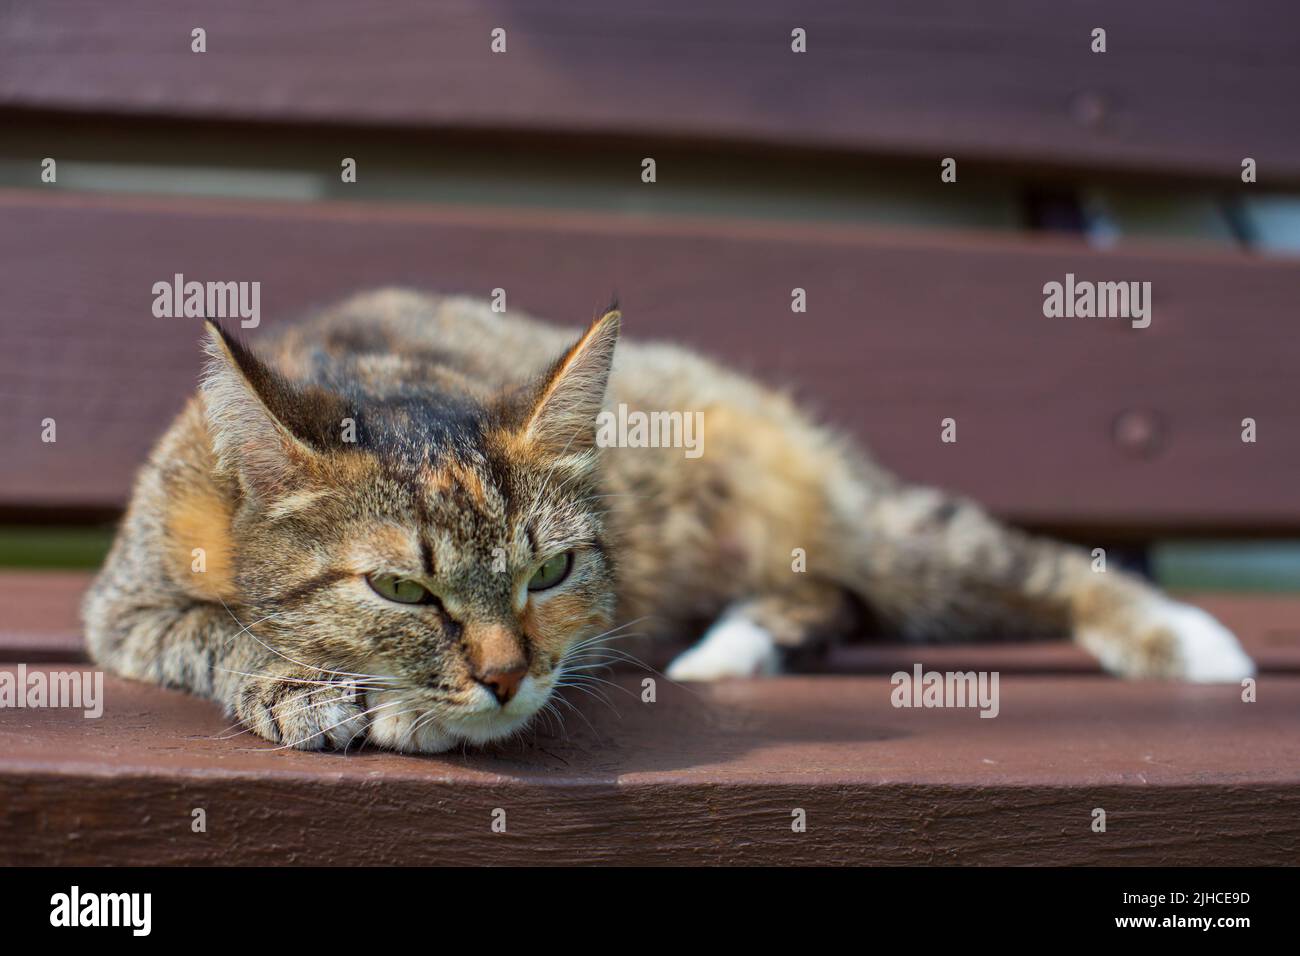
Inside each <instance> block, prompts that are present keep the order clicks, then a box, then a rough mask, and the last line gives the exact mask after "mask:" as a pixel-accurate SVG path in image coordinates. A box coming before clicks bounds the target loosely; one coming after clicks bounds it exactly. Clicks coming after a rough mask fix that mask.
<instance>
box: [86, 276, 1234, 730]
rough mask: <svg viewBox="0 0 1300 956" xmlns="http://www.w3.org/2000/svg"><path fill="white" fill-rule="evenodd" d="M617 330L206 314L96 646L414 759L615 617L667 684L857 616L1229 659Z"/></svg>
mask: <svg viewBox="0 0 1300 956" xmlns="http://www.w3.org/2000/svg"><path fill="white" fill-rule="evenodd" d="M620 321H621V320H620V314H619V312H618V311H617V310H616V309H613V308H611V310H609V311H608V312H606V313H605V314H603V315H602V316H601V317H600V318H599V319H597V320H596V321H595V322H594V323H593V324H592V325H591V326H590V327H589V328H588V329H587V330H586V331H585V333H582V334H581V335H578V334H577V332H576V331H573V332H570V331H565V330H562V329H558V328H555V327H552V326H550V325H546V324H543V323H541V322H538V321H535V320H533V319H530V318H526V317H522V316H517V315H511V316H506V315H503V314H500V313H497V312H494V311H493V310H492V309H491V308H490V307H489V306H488V305H487V304H485V303H481V302H477V301H475V300H472V299H468V298H462V297H433V296H427V295H423V294H418V293H414V292H407V291H401V290H381V291H377V292H370V293H365V294H362V295H359V296H356V297H353V298H352V299H350V300H348V301H346V302H344V303H342V304H341V305H338V306H336V307H334V308H332V309H329V310H327V311H325V312H323V313H321V314H319V315H317V316H316V317H314V318H312V319H309V320H308V321H306V322H304V323H302V324H297V325H290V326H288V327H286V328H285V329H284V330H282V331H281V332H279V334H278V335H276V336H275V337H274V338H272V339H271V340H270V341H268V342H267V343H266V345H265V349H264V351H263V352H262V353H261V354H258V353H255V352H254V351H252V350H251V349H250V348H249V347H247V346H245V345H243V344H241V343H240V342H239V341H238V340H237V339H235V338H234V337H232V336H231V335H229V334H228V333H227V332H226V331H224V330H223V329H222V328H221V327H220V326H219V325H218V324H216V323H215V322H209V323H208V324H207V327H206V333H205V336H206V338H205V347H206V350H207V352H208V355H209V361H208V364H207V367H206V371H205V373H204V376H203V379H202V382H201V385H200V388H199V390H198V392H197V394H196V395H195V396H193V397H192V398H191V399H190V401H189V402H188V404H187V405H186V406H185V408H184V410H183V411H182V412H181V413H180V415H179V417H178V418H177V419H176V421H175V423H174V424H173V425H172V426H171V428H170V429H169V430H168V431H167V432H166V433H165V435H164V436H163V437H162V438H161V440H160V441H159V443H158V444H157V446H156V447H155V448H154V449H153V451H152V453H151V455H150V456H149V459H148V461H147V463H146V464H145V465H144V466H143V468H142V470H141V471H140V474H139V476H138V478H137V480H136V483H135V487H134V492H133V495H132V500H131V503H130V506H129V508H128V510H127V512H126V515H125V517H124V519H123V521H122V525H121V527H120V529H119V532H118V535H117V538H116V540H115V541H114V544H113V547H112V549H111V551H110V553H109V555H108V558H107V560H106V562H105V565H104V568H103V569H102V571H101V572H100V574H99V576H98V577H97V579H96V580H95V582H94V584H93V586H92V587H91V589H90V591H89V592H88V594H87V597H86V600H85V604H84V618H85V625H86V633H87V639H88V644H89V648H90V651H91V653H92V654H93V656H94V657H95V659H96V660H97V661H99V662H100V663H101V664H103V665H104V666H105V667H107V668H109V669H111V670H113V671H115V672H117V673H119V674H121V675H123V676H125V677H129V678H135V679H139V680H146V681H153V682H155V683H158V684H162V685H164V686H168V687H177V688H183V689H186V690H189V691H191V692H194V693H197V694H201V695H205V696H207V697H211V698H214V699H215V700H217V701H219V702H220V703H222V704H223V705H224V706H225V707H226V709H227V710H228V711H229V712H230V713H231V714H232V715H233V716H235V717H237V718H238V719H239V721H241V722H242V723H243V724H244V726H245V727H246V728H247V729H249V730H251V731H252V732H253V733H255V734H258V735H259V736H261V737H264V738H266V739H267V740H270V741H274V742H278V743H280V744H281V745H282V746H284V747H296V748H302V749H337V748H344V749H346V748H347V747H348V746H349V745H351V744H353V743H356V742H360V741H367V742H369V743H370V744H371V745H376V746H380V747H386V748H391V749H395V750H400V751H410V752H439V751H444V750H447V749H449V748H451V747H458V746H463V745H466V744H471V745H476V744H484V743H487V742H489V741H494V740H499V739H502V738H507V737H509V736H511V735H513V734H515V733H517V732H518V731H520V730H521V728H523V727H524V726H525V725H526V724H527V723H528V722H529V720H530V719H531V718H532V717H533V716H534V715H536V714H537V713H538V712H539V711H541V710H542V709H544V708H546V707H548V706H550V705H549V699H550V698H551V695H552V694H553V693H554V692H555V690H556V689H557V685H561V684H564V683H565V682H566V681H565V678H566V676H567V675H569V674H571V673H572V672H573V670H574V668H576V667H577V666H578V665H577V663H576V662H578V661H582V660H587V659H588V656H587V655H589V654H590V653H591V650H592V648H596V647H600V646H602V642H604V641H606V640H609V639H610V638H611V636H614V637H616V636H618V635H619V634H620V633H626V628H627V627H628V626H629V622H637V627H638V630H639V631H640V632H643V633H649V634H651V635H661V636H673V637H680V636H682V635H684V634H688V633H699V631H700V630H703V631H704V634H703V637H702V639H701V640H700V641H699V643H698V644H696V645H695V646H694V647H692V648H691V649H689V650H687V651H685V652H684V653H682V655H681V656H680V657H678V658H677V659H676V660H675V661H674V662H673V663H672V664H671V666H670V667H669V669H668V671H667V674H668V676H669V677H671V678H673V679H675V680H683V681H687V680H716V679H719V678H726V677H742V676H753V675H758V674H765V673H774V672H776V671H778V670H779V669H780V667H781V665H782V662H783V660H784V659H786V658H787V657H788V656H789V655H793V654H796V653H798V652H800V651H801V650H804V649H807V648H809V647H814V646H817V645H824V644H825V642H828V641H832V640H835V639H836V638H837V637H839V636H842V635H845V634H849V633H851V632H853V631H855V630H857V629H860V628H863V627H866V626H868V625H869V624H870V623H871V622H873V621H874V622H883V623H884V625H885V626H887V627H888V628H889V629H890V630H891V632H892V633H894V634H896V635H898V636H901V637H903V638H906V639H908V640H914V641H933V640H942V641H958V640H969V639H973V638H976V637H979V636H981V635H990V634H1001V635H1014V636H1017V637H1033V636H1046V635H1062V634H1065V633H1069V634H1071V635H1072V636H1073V639H1074V640H1075V641H1077V642H1078V643H1079V644H1080V645H1082V646H1083V647H1084V648H1086V649H1087V650H1089V651H1091V652H1092V653H1093V654H1094V655H1096V657H1097V658H1098V659H1099V660H1100V662H1101V664H1102V665H1103V666H1104V667H1105V668H1106V669H1108V670H1110V671H1112V672H1114V673H1116V674H1120V675H1123V676H1126V677H1147V678H1174V679H1183V680H1191V681H1236V680H1239V679H1241V678H1243V677H1245V676H1247V675H1249V674H1251V673H1252V672H1253V665H1252V663H1251V661H1250V659H1249V658H1248V657H1247V656H1246V655H1245V653H1243V651H1242V650H1241V648H1240V647H1239V646H1238V644H1237V642H1236V639H1235V638H1234V637H1233V636H1232V634H1231V633H1230V632H1229V631H1228V630H1226V629H1225V628H1224V627H1223V626H1222V625H1221V624H1219V623H1218V622H1217V621H1216V620H1215V619H1214V618H1212V617H1211V616H1210V615H1208V614H1207V613H1205V612H1204V611H1202V610H1199V609H1197V608H1194V607H1191V606H1189V605H1185V604H1181V603H1178V602H1176V601H1174V600H1172V599H1171V598H1169V597H1167V596H1165V595H1163V594H1162V593H1160V592H1159V591H1158V590H1156V589H1155V588H1153V587H1152V586H1150V585H1148V584H1147V583H1145V582H1144V581H1143V580H1141V579H1140V578H1138V577H1136V576H1132V575H1129V574H1127V573H1125V572H1123V571H1119V570H1113V569H1112V570H1108V571H1105V572H1104V573H1097V572H1095V571H1094V570H1093V568H1092V562H1091V559H1090V557H1089V556H1088V555H1086V554H1085V553H1084V552H1083V551H1081V550H1077V549H1075V548H1073V547H1069V546H1066V545H1063V544H1059V543H1056V542H1054V541H1051V540H1045V539H1041V538H1036V537H1032V536H1029V535H1027V534H1025V533H1023V532H1020V531H1017V530H1013V529H1010V528H1007V527H1004V526H1002V525H1000V524H999V523H998V522H996V521H994V520H992V519H991V518H990V517H989V516H988V515H987V514H986V513H985V512H984V511H983V510H981V509H980V508H979V506H977V505H976V504H974V503H972V502H970V501H967V500H963V499H962V498H959V497H955V496H951V495H948V494H945V493H943V492H941V491H937V490H934V489H931V488H925V487H918V486H914V485H911V484H907V483H905V482H903V481H901V480H899V479H898V478H896V477H895V476H893V475H892V474H890V473H889V472H888V471H886V470H884V469H883V468H882V467H880V466H879V465H877V464H876V463H875V462H874V461H872V460H871V458H869V457H868V456H867V454H866V453H865V452H864V451H862V450H860V449H859V448H858V447H857V446H855V445H854V443H853V442H851V441H849V440H848V439H847V438H845V437H843V436H841V435H839V434H837V433H835V432H834V431H832V430H831V429H829V428H826V427H823V426H822V425H819V424H817V423H815V422H814V421H813V420H812V419H811V418H810V417H809V416H807V415H806V414H805V413H803V412H802V411H801V410H800V409H799V408H798V407H796V405H795V403H794V402H793V401H792V400H791V399H790V398H789V397H788V396H787V395H785V394H784V393H782V392H779V391H776V390H773V389H770V388H767V387H764V386H762V385H760V384H758V383H757V382H755V381H752V380H750V379H748V378H745V377H743V376H741V375H739V374H735V373H733V372H730V371H727V370H725V369H724V368H722V367H720V366H719V365H717V364H715V363H713V362H711V361H708V360H706V359H705V358H703V357H700V356H698V355H696V354H693V353H691V352H689V351H686V350H684V349H680V348H677V347H674V346H670V345H657V344H640V343H631V342H625V343H623V344H621V345H619V346H618V349H617V353H616V351H615V344H616V342H617V341H618V336H619V326H620ZM575 339H576V341H575ZM624 404H625V405H626V406H627V408H630V409H635V410H642V411H655V410H682V411H685V412H688V413H689V412H696V411H698V412H702V413H703V419H702V421H703V424H704V432H705V434H706V435H707V443H706V444H705V445H704V446H702V448H703V449H704V451H703V453H702V454H701V455H699V456H698V457H696V458H694V459H692V458H690V457H688V456H687V455H684V454H683V453H682V451H681V450H679V449H672V448H653V447H603V443H600V442H597V441H596V420H597V417H598V415H599V414H600V413H601V411H602V409H605V408H607V407H609V406H611V405H624ZM797 555H802V556H803V558H802V560H803V561H804V562H806V567H802V568H800V567H799V561H800V559H798V558H796V557H792V556H797ZM620 629H622V630H620Z"/></svg>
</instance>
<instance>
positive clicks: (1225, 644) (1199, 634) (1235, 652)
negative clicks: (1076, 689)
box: [1078, 597, 1255, 684]
mask: <svg viewBox="0 0 1300 956" xmlns="http://www.w3.org/2000/svg"><path fill="white" fill-rule="evenodd" d="M1078 640H1079V643H1080V644H1082V645H1083V646H1084V647H1086V648H1088V649H1089V650H1091V651H1092V652H1093V653H1094V654H1096V655H1097V658H1098V659H1099V660H1100V661H1101V664H1102V666H1103V667H1105V668H1106V669H1107V670H1109V671H1111V672H1112V673H1114V674H1119V675H1120V676H1122V677H1140V678H1166V679H1170V680H1185V681H1193V682H1196V683H1207V684H1208V683H1235V682H1237V681H1240V680H1242V679H1243V678H1246V677H1250V676H1252V675H1253V674H1254V673H1255V664H1254V662H1253V661H1252V660H1251V659H1250V658H1249V657H1248V656H1247V655H1246V652H1245V651H1244V650H1242V648H1241V644H1240V643H1238V641H1237V638H1236V637H1235V636H1233V633H1232V632H1231V631H1229V630H1228V629H1227V628H1226V627H1224V626H1223V625H1222V624H1220V623H1219V622H1218V621H1217V620H1215V618H1214V617H1213V615H1211V614H1209V613H1207V612H1206V611H1203V610H1201V608H1199V607H1193V606H1192V605H1190V604H1183V603H1182V602H1180V601H1174V600H1171V599H1169V598H1164V597H1161V598H1158V599H1153V600H1151V601H1149V602H1144V603H1143V604H1142V605H1140V606H1139V607H1138V608H1136V609H1132V610H1129V611H1128V612H1126V613H1125V614H1124V615H1123V616H1122V617H1119V618H1117V619H1116V620H1115V621H1113V622H1110V623H1108V624H1102V625H1097V626H1085V627H1082V628H1080V630H1079V634H1078Z"/></svg>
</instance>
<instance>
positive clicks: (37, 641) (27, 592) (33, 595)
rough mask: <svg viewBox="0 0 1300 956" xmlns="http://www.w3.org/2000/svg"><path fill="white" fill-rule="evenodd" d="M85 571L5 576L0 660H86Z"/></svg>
mask: <svg viewBox="0 0 1300 956" xmlns="http://www.w3.org/2000/svg"><path fill="white" fill-rule="evenodd" d="M91 577H92V575H91V574H90V573H89V572H84V571H8V570H6V571H0V660H13V661H77V660H85V658H86V649H85V643H84V641H83V640H82V635H81V617H80V607H81V596H82V595H83V594H84V593H85V591H86V588H87V587H88V586H89V585H90V579H91Z"/></svg>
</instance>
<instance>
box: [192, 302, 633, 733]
mask: <svg viewBox="0 0 1300 956" xmlns="http://www.w3.org/2000/svg"><path fill="white" fill-rule="evenodd" d="M618 328H619V315H618V313H617V312H615V311H610V312H608V313H606V314H605V315H604V316H603V317H602V318H600V319H599V320H597V321H596V322H595V323H594V324H593V325H592V326H591V327H590V329H588V331H587V332H586V333H585V334H584V335H583V336H582V337H581V338H580V339H579V340H578V342H577V343H576V344H574V345H573V347H572V348H570V349H569V350H568V351H567V352H566V353H565V354H563V355H560V356H557V358H556V361H555V362H554V364H553V365H552V366H551V367H550V368H549V370H548V371H546V372H545V373H544V374H543V375H541V376H539V377H538V378H537V379H535V380H533V381H530V382H521V383H519V386H518V387H517V388H516V389H514V390H512V391H508V392H505V393H502V394H497V395H492V396H480V397H478V398H471V397H469V396H465V395H442V396H438V395H435V394H431V393H430V392H426V391H424V390H421V389H410V388H396V387H394V388H392V389H389V390H384V389H378V390H376V389H375V388H373V387H371V388H361V387H360V386H359V385H358V386H357V387H352V386H351V385H350V384H349V382H347V381H331V383H330V386H329V387H328V388H326V387H322V386H318V385H301V384H297V383H291V382H289V381H288V380H286V379H285V378H283V377H282V376H281V375H279V374H278V373H277V372H275V371H274V370H273V369H272V368H271V367H270V366H269V365H268V364H266V363H265V362H263V361H262V360H261V359H259V358H258V357H257V356H256V355H255V354H254V353H253V352H251V351H250V350H249V349H247V348H246V347H244V346H242V345H241V344H240V343H239V342H237V341H236V340H234V339H233V338H231V337H229V336H228V335H226V334H225V333H224V332H222V331H221V330H220V329H219V327H217V326H216V325H215V324H211V325H210V329H209V332H210V334H209V341H208V343H207V349H208V352H209V354H210V356H211V361H210V363H209V366H208V369H207V372H206V376H205V379H204V384H203V389H202V393H201V394H202V406H203V410H204V414H205V416H206V420H207V425H208V433H209V435H210V438H211V442H212V453H213V463H214V471H215V473H216V474H217V475H218V476H219V477H220V479H221V480H222V481H224V482H225V483H226V485H227V487H229V488H230V489H231V490H232V491H234V492H236V493H237V495H238V499H239V504H238V505H237V506H236V508H235V509H234V511H233V514H232V516H231V522H230V527H231V534H230V548H229V550H230V557H229V564H230V567H231V576H230V579H231V582H232V588H233V592H232V593H233V594H234V596H235V599H236V601H237V602H238V604H239V605H240V607H241V608H242V615H241V621H242V623H243V624H245V625H250V626H249V630H248V632H247V634H245V635H241V636H240V637H238V638H237V640H248V639H249V637H252V638H253V639H254V640H256V641H257V642H258V643H259V645H260V644H261V643H263V642H264V643H265V644H266V645H268V647H269V648H271V649H273V650H271V651H268V653H273V654H274V655H275V659H276V660H277V661H278V660H279V659H281V658H283V659H290V660H293V661H296V662H300V663H301V664H304V665H308V667H309V668H315V669H319V671H320V676H321V677H323V678H325V677H327V676H328V677H341V676H343V675H366V676H365V677H359V678H358V681H359V683H360V684H361V685H362V686H363V687H365V688H367V690H366V695H365V702H366V704H367V706H369V707H372V708H376V709H375V710H374V712H373V713H372V714H371V715H370V719H371V725H370V739H371V740H372V741H373V742H377V743H379V744H381V745H384V746H389V747H395V748H397V749H403V750H418V751H425V752H429V751H437V750H442V749H447V748H449V747H452V746H456V745H459V744H462V743H464V742H470V743H483V742H487V741H490V740H494V739H498V738H501V737H505V736H508V735H510V734H512V733H513V732H514V731H516V730H518V729H519V728H521V727H522V726H523V725H524V724H525V723H526V722H527V721H528V720H529V718H531V717H532V716H533V715H534V714H535V713H537V711H538V710H539V709H541V708H542V707H543V706H545V704H546V702H547V699H548V698H549V696H550V695H551V693H552V690H553V689H554V688H555V686H556V684H557V683H558V682H560V681H561V680H562V678H563V675H564V668H565V665H566V664H568V663H571V660H570V658H568V657H566V655H570V654H572V652H574V651H575V649H576V645H577V644H578V643H579V642H581V641H583V640H584V639H586V638H591V637H594V636H596V635H599V634H600V633H601V632H603V631H605V630H607V629H608V628H609V626H610V624H611V623H612V616H613V613H614V583H613V581H614V567H613V561H612V557H611V554H610V546H609V544H608V542H607V541H606V538H605V533H606V532H605V525H604V522H603V520H602V517H603V511H604V509H603V508H602V507H601V501H600V498H599V495H598V488H597V484H596V482H597V473H596V466H597V455H596V448H595V420H596V416H597V414H598V413H599V411H600V408H601V404H602V402H603V400H604V394H605V388H606V384H607V380H608V377H609V370H610V363H611V361H612V359H613V355H614V346H615V343H616V341H617V338H618ZM244 615H247V617H244ZM253 622H257V623H253Z"/></svg>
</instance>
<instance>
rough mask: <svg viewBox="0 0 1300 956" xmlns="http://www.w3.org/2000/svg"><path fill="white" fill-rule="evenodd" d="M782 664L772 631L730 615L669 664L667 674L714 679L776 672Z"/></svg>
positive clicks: (678, 677)
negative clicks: (769, 631)
mask: <svg viewBox="0 0 1300 956" xmlns="http://www.w3.org/2000/svg"><path fill="white" fill-rule="evenodd" d="M779 665H780V657H779V656H778V654H777V650H776V641H775V640H774V639H773V638H772V635H771V634H770V633H768V632H767V631H766V630H764V629H763V628H761V627H759V626H758V625H757V624H755V623H754V622H753V621H750V620H747V619H745V618H744V617H742V616H740V615H728V616H725V617H723V618H721V619H720V620H719V621H718V622H717V623H715V624H714V625H713V626H712V627H711V628H709V630H708V632H707V633H706V634H705V635H704V637H703V638H702V639H701V640H700V642H699V643H698V644H696V645H695V646H694V647H692V648H691V649H690V650H689V651H685V652H684V653H682V654H681V655H679V656H678V657H677V659H676V660H674V661H673V662H672V663H671V664H669V665H668V671H667V674H668V676H669V677H670V678H671V679H672V680H684V681H714V680H721V679H723V678H725V677H754V676H755V675H758V674H775V673H776V672H777V671H778V670H779Z"/></svg>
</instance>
